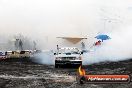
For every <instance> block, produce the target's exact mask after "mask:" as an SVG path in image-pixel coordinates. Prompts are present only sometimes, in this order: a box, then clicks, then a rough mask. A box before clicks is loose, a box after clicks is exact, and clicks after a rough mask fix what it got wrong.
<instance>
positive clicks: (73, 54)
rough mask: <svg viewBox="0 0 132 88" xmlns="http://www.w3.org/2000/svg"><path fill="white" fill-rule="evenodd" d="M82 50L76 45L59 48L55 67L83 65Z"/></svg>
mask: <svg viewBox="0 0 132 88" xmlns="http://www.w3.org/2000/svg"><path fill="white" fill-rule="evenodd" d="M82 54H83V53H82V52H81V51H80V50H79V49H78V48H76V47H64V48H59V49H58V51H57V52H56V53H54V55H55V68H58V67H60V66H68V67H69V66H72V67H73V66H77V67H78V66H80V65H82Z"/></svg>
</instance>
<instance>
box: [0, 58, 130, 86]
mask: <svg viewBox="0 0 132 88" xmlns="http://www.w3.org/2000/svg"><path fill="white" fill-rule="evenodd" d="M83 68H84V69H85V70H86V74H129V75H130V76H131V77H132V60H126V61H120V62H103V63H98V64H92V65H85V66H83ZM76 76H77V68H57V69H55V68H54V66H53V65H42V64H36V63H33V62H31V61H24V60H20V61H19V60H17V61H16V60H12V61H10V60H8V61H0V88H132V82H130V83H126V84H123V83H122V84H88V83H86V84H78V83H77V80H76Z"/></svg>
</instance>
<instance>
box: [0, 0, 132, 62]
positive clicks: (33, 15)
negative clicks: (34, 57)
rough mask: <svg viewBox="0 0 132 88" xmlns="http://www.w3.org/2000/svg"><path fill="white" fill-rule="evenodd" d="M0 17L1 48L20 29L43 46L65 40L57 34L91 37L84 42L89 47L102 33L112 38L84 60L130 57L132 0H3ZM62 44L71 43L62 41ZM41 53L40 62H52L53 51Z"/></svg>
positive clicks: (39, 45) (0, 2) (54, 47)
mask: <svg viewBox="0 0 132 88" xmlns="http://www.w3.org/2000/svg"><path fill="white" fill-rule="evenodd" d="M119 3H120V4H119ZM0 19H1V20H0V37H1V38H0V46H1V47H2V48H1V49H2V50H4V48H3V47H6V50H8V49H9V48H8V46H3V45H6V44H5V42H6V43H7V42H8V40H10V41H11V40H12V37H10V36H12V35H16V34H19V33H20V34H22V35H24V36H27V37H28V38H29V40H35V41H36V43H37V48H38V49H41V50H43V49H48V50H53V49H56V45H57V44H58V43H60V42H61V41H62V40H58V39H56V37H61V36H62V37H63V36H81V37H82V36H83V37H88V39H87V40H86V41H85V44H86V47H87V49H89V47H90V46H91V45H92V44H93V43H94V42H95V38H94V37H95V36H96V35H97V34H99V33H102V34H108V35H109V36H110V37H111V39H110V40H108V41H104V42H103V43H102V45H101V46H100V47H96V48H95V49H94V51H93V52H89V53H87V54H85V55H84V61H83V63H84V64H90V63H97V62H102V61H118V60H123V59H126V58H131V52H132V49H131V41H132V40H131V38H132V36H131V34H130V33H131V27H128V26H125V25H131V23H132V2H131V0H107V1H106V0H101V1H100V0H0ZM121 27H122V28H121ZM2 36H4V37H2ZM6 40H7V41H6ZM11 43H12V42H8V45H9V46H10V45H11ZM2 44H3V45H2ZM61 45H64V46H66V45H70V44H67V43H65V42H61ZM28 46H30V44H28ZM28 46H26V47H28ZM78 46H80V45H79V44H78ZM11 47H13V43H12V46H10V50H13V48H11ZM39 56H40V57H41V58H42V59H41V60H40V62H41V61H42V60H43V61H42V62H43V63H44V64H46V63H49V64H52V63H53V62H52V63H50V60H53V59H51V58H50V57H53V56H52V55H51V54H49V53H48V54H47V53H46V54H44V55H39Z"/></svg>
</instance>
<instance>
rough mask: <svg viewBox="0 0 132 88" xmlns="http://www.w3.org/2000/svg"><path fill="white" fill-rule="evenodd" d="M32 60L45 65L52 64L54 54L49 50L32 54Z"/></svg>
mask: <svg viewBox="0 0 132 88" xmlns="http://www.w3.org/2000/svg"><path fill="white" fill-rule="evenodd" d="M32 61H33V62H36V63H39V64H46V65H54V63H55V59H54V54H53V52H51V51H46V52H42V53H37V54H34V58H33V59H32Z"/></svg>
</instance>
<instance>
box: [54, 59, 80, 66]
mask: <svg viewBox="0 0 132 88" xmlns="http://www.w3.org/2000/svg"><path fill="white" fill-rule="evenodd" d="M55 64H57V65H67V64H71V65H82V61H59V60H56V61H55Z"/></svg>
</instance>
